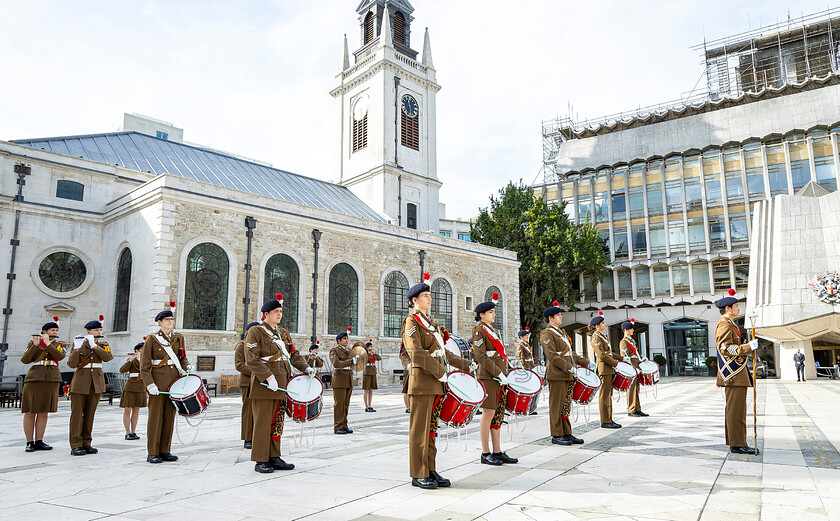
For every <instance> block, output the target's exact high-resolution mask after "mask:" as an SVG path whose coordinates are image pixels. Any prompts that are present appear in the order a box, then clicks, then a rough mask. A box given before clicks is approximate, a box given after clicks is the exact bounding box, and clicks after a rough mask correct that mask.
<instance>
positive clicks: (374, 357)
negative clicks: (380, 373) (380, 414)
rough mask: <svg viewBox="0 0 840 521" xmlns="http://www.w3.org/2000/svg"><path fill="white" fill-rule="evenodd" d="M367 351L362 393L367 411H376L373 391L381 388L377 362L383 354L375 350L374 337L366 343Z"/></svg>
mask: <svg viewBox="0 0 840 521" xmlns="http://www.w3.org/2000/svg"><path fill="white" fill-rule="evenodd" d="M365 350H366V351H367V364H366V365H365V372H364V376H363V377H362V389H363V391H362V393H363V396H364V400H365V412H376V409H374V408H373V406H372V405H373V403H372V402H373V391H374V390H376V389H379V386H377V385H376V362H377V361H378V360H382V356H380V355H379V353H377V352H376V351H374V350H373V339H372V338H371V339H370V340H368V341H367V342H366V343H365Z"/></svg>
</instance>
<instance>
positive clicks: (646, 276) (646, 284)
mask: <svg viewBox="0 0 840 521" xmlns="http://www.w3.org/2000/svg"><path fill="white" fill-rule="evenodd" d="M636 296H637V298H650V268H648V267H647V266H641V267H639V268H636Z"/></svg>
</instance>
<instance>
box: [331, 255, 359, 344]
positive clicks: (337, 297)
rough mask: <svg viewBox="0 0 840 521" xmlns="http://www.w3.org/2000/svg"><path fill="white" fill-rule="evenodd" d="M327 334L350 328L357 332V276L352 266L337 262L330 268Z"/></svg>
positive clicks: (352, 331) (356, 333)
mask: <svg viewBox="0 0 840 521" xmlns="http://www.w3.org/2000/svg"><path fill="white" fill-rule="evenodd" d="M329 284H330V292H329V297H328V305H329V314H328V318H327V334H329V335H335V334H338V333H341V332H344V331H347V328H348V327H349V328H351V333H352V334H354V335H358V334H359V322H358V321H359V277H358V275H356V270H354V269H353V267H352V266H350V265H349V264H345V263H343V262H342V263H339V264H336V265H335V266H333V269H332V270H330V281H329Z"/></svg>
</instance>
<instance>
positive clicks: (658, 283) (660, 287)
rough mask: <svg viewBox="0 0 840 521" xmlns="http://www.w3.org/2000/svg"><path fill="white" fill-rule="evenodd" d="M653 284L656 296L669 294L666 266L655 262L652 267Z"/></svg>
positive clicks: (669, 284)
mask: <svg viewBox="0 0 840 521" xmlns="http://www.w3.org/2000/svg"><path fill="white" fill-rule="evenodd" d="M653 286H654V291H655V292H656V296H657V297H659V296H665V297H667V296H669V295H670V294H671V281H670V280H669V278H668V266H665V265H664V264H657V265H656V266H654V267H653Z"/></svg>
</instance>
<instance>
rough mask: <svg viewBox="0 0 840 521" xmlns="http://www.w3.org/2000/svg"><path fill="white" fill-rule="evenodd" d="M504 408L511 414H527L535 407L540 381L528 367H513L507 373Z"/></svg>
mask: <svg viewBox="0 0 840 521" xmlns="http://www.w3.org/2000/svg"><path fill="white" fill-rule="evenodd" d="M507 378H508V383H507V400H506V401H505V409H507V410H508V411H510V412H512V413H513V414H529V413H530V412H531V411H533V410H534V409H535V408H536V402H537V399H538V398H539V395H540V390H541V389H542V381H541V380H540V377H539V376H537V373H535V372H534V371H531V370H530V369H514V370H513V371H511V372H509V373H508V375H507Z"/></svg>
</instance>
